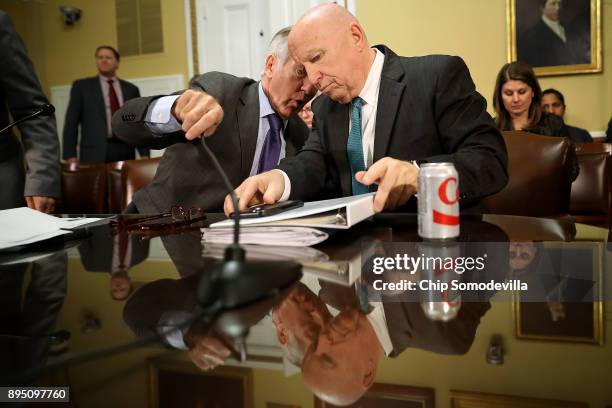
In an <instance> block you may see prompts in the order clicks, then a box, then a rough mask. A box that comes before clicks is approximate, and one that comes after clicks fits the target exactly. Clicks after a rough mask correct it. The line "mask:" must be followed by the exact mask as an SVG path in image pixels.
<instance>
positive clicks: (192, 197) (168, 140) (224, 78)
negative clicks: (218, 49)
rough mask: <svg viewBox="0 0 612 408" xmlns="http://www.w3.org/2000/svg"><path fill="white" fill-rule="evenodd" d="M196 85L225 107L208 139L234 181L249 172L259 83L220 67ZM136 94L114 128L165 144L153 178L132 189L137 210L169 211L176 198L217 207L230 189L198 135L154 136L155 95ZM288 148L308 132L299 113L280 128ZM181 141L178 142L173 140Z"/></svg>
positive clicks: (130, 138) (139, 142)
mask: <svg viewBox="0 0 612 408" xmlns="http://www.w3.org/2000/svg"><path fill="white" fill-rule="evenodd" d="M195 85H196V86H197V87H199V88H201V89H203V90H204V91H206V92H207V93H208V94H210V95H212V96H214V97H215V98H216V99H217V100H218V102H219V104H220V105H221V106H222V107H223V111H224V118H223V121H222V122H221V124H220V125H219V127H218V128H217V131H216V132H215V134H214V135H212V136H210V137H208V138H207V139H206V144H207V145H208V147H209V148H210V149H211V150H212V151H213V152H214V154H215V155H216V156H217V159H218V160H219V162H220V163H221V165H222V166H223V169H224V170H225V172H226V173H227V175H228V177H229V180H230V182H231V183H232V185H233V186H234V187H237V186H238V185H239V184H240V183H242V181H243V180H244V179H246V178H247V177H248V176H249V173H250V171H251V165H252V163H253V156H254V155H255V147H256V145H257V134H258V129H259V95H258V83H257V82H255V81H253V80H252V79H248V78H237V77H235V76H232V75H229V74H224V73H220V72H210V73H207V74H204V75H202V76H200V77H199V78H198V79H197V80H196V83H195ZM158 97H159V96H157V97H150V98H139V99H135V100H132V101H129V102H128V103H126V104H125V105H124V106H123V107H122V108H121V109H120V110H119V111H118V112H117V113H116V114H115V115H114V116H113V130H114V132H115V134H116V135H117V136H118V137H120V138H122V139H124V140H125V141H127V142H128V143H130V144H133V145H135V146H148V147H152V148H163V147H166V146H169V145H171V144H172V143H175V144H174V145H172V146H171V147H169V148H168V149H166V151H165V153H164V156H163V157H162V160H161V162H160V163H159V168H158V170H157V173H156V174H155V178H154V179H153V181H152V182H151V184H149V186H147V187H146V188H143V189H141V190H139V191H138V192H137V193H136V194H135V195H134V203H135V204H136V207H137V208H138V211H139V212H141V213H157V212H162V211H167V210H168V209H169V208H170V207H171V206H173V205H175V204H181V205H184V206H198V207H202V208H204V209H205V210H206V211H207V212H219V211H221V210H222V208H223V200H224V198H225V196H226V195H227V194H228V191H227V189H226V188H225V186H224V185H223V183H222V181H221V178H220V177H219V175H218V174H217V172H216V171H215V169H214V167H213V166H212V164H211V162H210V159H209V157H208V155H207V154H206V151H205V150H204V147H203V146H202V141H200V140H196V141H192V142H186V141H185V136H184V132H182V131H181V132H176V133H173V134H169V135H167V136H164V137H155V136H154V135H153V134H152V133H151V132H150V131H149V129H148V128H147V126H146V125H145V123H144V118H145V116H146V113H147V109H148V107H149V105H150V104H151V102H152V101H153V100H154V99H156V98H158ZM284 135H285V141H286V142H287V143H286V146H287V150H286V155H287V156H292V155H294V154H295V152H296V151H297V149H299V148H300V147H301V146H302V145H303V143H304V140H305V139H306V137H307V135H308V128H307V127H306V125H305V124H304V123H303V122H302V120H301V119H299V118H298V117H297V116H294V117H292V118H291V119H289V121H288V123H287V126H286V128H285V131H284ZM177 142H182V143H177Z"/></svg>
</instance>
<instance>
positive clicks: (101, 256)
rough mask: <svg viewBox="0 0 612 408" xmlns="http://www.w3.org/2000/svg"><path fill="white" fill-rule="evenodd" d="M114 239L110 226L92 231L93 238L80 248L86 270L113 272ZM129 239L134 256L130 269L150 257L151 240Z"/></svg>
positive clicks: (130, 237)
mask: <svg viewBox="0 0 612 408" xmlns="http://www.w3.org/2000/svg"><path fill="white" fill-rule="evenodd" d="M113 238H114V237H113V236H112V235H111V231H110V227H109V226H108V225H102V226H98V227H93V228H92V229H91V236H90V237H88V238H87V239H86V240H83V242H81V243H80V244H79V248H78V249H79V254H80V255H81V262H82V263H83V267H84V268H85V270H87V271H89V272H108V273H111V272H112V270H111V268H112V263H113V251H114V240H113ZM129 239H130V240H131V244H132V256H131V258H130V260H129V261H130V262H129V266H128V267H129V268H132V267H133V266H135V265H138V264H139V263H141V262H143V261H144V260H146V259H147V258H148V257H149V240H141V239H140V237H139V236H138V235H130V236H129Z"/></svg>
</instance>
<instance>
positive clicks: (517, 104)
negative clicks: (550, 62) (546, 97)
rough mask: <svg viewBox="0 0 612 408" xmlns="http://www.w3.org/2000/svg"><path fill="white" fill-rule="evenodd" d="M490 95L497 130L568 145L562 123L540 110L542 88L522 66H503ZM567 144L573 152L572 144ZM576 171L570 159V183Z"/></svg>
mask: <svg viewBox="0 0 612 408" xmlns="http://www.w3.org/2000/svg"><path fill="white" fill-rule="evenodd" d="M494 92H495V93H494V94H493V108H494V109H495V113H496V117H495V123H496V124H497V127H499V129H500V130H524V131H526V132H530V133H536V134H539V135H543V136H557V137H567V138H568V139H569V140H570V142H571V139H570V138H569V132H568V130H567V127H566V126H565V123H563V119H561V118H560V117H558V116H555V115H551V114H548V113H546V112H544V111H543V110H542V108H541V106H540V105H541V104H540V102H541V100H542V88H540V84H539V83H538V79H537V77H536V75H535V73H534V72H533V69H532V68H531V66H530V65H528V64H526V63H524V62H511V63H508V64H505V65H504V66H503V67H502V68H501V70H500V71H499V73H498V74H497V80H496V82H495V91H494ZM571 144H572V148H575V147H574V143H573V142H571ZM579 171H580V169H579V167H578V161H577V160H576V159H575V157H574V163H573V171H572V181H573V180H576V177H578V173H579Z"/></svg>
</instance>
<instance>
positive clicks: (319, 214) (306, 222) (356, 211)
mask: <svg viewBox="0 0 612 408" xmlns="http://www.w3.org/2000/svg"><path fill="white" fill-rule="evenodd" d="M374 194H375V193H368V194H362V195H357V196H351V197H342V198H334V199H332V200H322V201H311V202H308V203H304V206H303V207H300V208H295V209H293V210H289V211H286V212H283V213H280V214H275V215H270V216H267V217H258V218H250V219H241V220H240V225H241V226H243V225H244V226H246V225H258V226H263V225H265V226H295V227H313V228H322V229H328V228H329V229H349V228H351V227H352V226H353V225H355V224H357V223H359V222H361V221H363V220H365V219H366V218H368V217H370V216H372V215H374V210H373V208H372V204H373V202H374ZM233 223H234V220H233V219H228V220H224V221H220V222H216V223H214V224H212V225H211V226H210V227H211V228H228V227H231V226H232V225H233Z"/></svg>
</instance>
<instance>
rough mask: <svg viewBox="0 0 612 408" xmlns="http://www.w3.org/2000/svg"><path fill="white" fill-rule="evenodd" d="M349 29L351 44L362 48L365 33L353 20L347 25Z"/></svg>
mask: <svg viewBox="0 0 612 408" xmlns="http://www.w3.org/2000/svg"><path fill="white" fill-rule="evenodd" d="M349 31H350V33H351V42H352V44H353V45H354V46H356V47H357V48H359V49H360V50H361V49H363V48H364V40H365V33H364V32H363V29H362V28H361V27H360V26H359V24H357V23H356V22H354V21H353V22H351V25H350V26H349Z"/></svg>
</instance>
